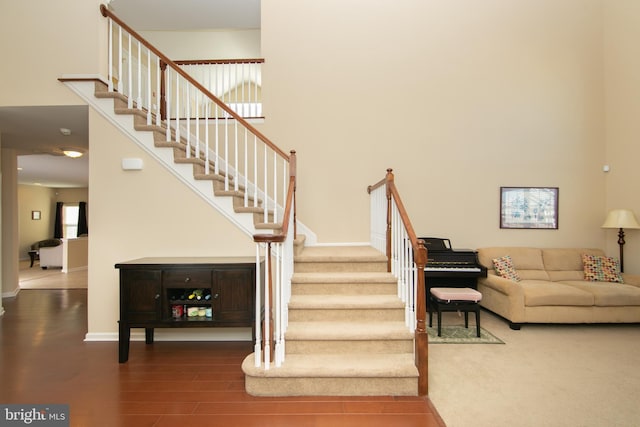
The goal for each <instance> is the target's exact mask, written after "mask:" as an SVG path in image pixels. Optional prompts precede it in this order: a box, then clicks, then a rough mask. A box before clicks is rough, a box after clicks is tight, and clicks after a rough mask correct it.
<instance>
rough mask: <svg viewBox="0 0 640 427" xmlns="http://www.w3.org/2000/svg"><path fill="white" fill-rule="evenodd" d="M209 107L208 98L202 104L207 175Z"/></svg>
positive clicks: (206, 169) (205, 170) (207, 172)
mask: <svg viewBox="0 0 640 427" xmlns="http://www.w3.org/2000/svg"><path fill="white" fill-rule="evenodd" d="M210 109H211V104H210V103H209V100H208V99H206V100H205V104H204V161H205V164H204V173H205V174H206V175H209V168H210V166H209V112H210V111H209V110H210Z"/></svg>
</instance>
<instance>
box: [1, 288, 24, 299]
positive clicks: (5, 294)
mask: <svg viewBox="0 0 640 427" xmlns="http://www.w3.org/2000/svg"><path fill="white" fill-rule="evenodd" d="M18 292H20V288H16V289H14V290H13V291H11V292H3V293H2V298H15V297H17V296H18Z"/></svg>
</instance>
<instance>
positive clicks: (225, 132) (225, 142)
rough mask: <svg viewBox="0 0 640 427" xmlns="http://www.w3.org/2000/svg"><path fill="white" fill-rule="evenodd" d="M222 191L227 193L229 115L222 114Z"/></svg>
mask: <svg viewBox="0 0 640 427" xmlns="http://www.w3.org/2000/svg"><path fill="white" fill-rule="evenodd" d="M223 161H224V171H225V174H224V191H229V175H230V174H229V113H227V112H226V111H225V112H224V159H223Z"/></svg>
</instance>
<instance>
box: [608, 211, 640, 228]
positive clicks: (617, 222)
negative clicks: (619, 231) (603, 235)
mask: <svg viewBox="0 0 640 427" xmlns="http://www.w3.org/2000/svg"><path fill="white" fill-rule="evenodd" d="M602 228H640V224H638V220H637V219H636V216H635V215H634V214H633V212H632V211H631V210H629V209H613V210H610V211H609V213H608V214H607V219H605V220H604V224H602Z"/></svg>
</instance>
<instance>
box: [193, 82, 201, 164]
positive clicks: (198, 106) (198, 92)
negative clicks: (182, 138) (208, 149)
mask: <svg viewBox="0 0 640 427" xmlns="http://www.w3.org/2000/svg"><path fill="white" fill-rule="evenodd" d="M194 91H195V93H196V97H195V98H196V99H195V101H194V102H195V107H196V159H199V158H200V90H199V89H198V88H194Z"/></svg>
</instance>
